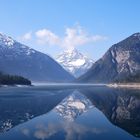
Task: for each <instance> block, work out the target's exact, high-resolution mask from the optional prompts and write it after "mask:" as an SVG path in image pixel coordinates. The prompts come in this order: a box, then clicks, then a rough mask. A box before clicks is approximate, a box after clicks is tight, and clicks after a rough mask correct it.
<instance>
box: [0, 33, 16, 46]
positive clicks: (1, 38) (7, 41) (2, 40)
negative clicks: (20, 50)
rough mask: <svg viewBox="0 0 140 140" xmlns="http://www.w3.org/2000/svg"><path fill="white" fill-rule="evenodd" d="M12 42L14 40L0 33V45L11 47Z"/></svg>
mask: <svg viewBox="0 0 140 140" xmlns="http://www.w3.org/2000/svg"><path fill="white" fill-rule="evenodd" d="M14 43H15V41H14V40H13V39H12V38H11V37H9V36H6V35H5V34H3V33H0V45H2V46H8V47H11V46H13V44H14Z"/></svg>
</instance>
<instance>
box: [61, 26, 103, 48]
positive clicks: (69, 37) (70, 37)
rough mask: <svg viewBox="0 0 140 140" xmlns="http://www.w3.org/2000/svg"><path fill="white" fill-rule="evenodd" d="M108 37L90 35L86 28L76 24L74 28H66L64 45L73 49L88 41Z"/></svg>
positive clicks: (91, 41)
mask: <svg viewBox="0 0 140 140" xmlns="http://www.w3.org/2000/svg"><path fill="white" fill-rule="evenodd" d="M105 39H106V37H104V36H101V35H92V36H91V35H89V34H88V33H86V32H85V30H84V29H83V28H82V27H80V26H76V27H73V28H66V32H65V37H64V38H63V39H62V46H63V47H65V48H69V49H71V48H72V49H73V48H75V47H77V46H81V45H84V44H88V43H93V42H97V41H102V40H105Z"/></svg>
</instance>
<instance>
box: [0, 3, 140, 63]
mask: <svg viewBox="0 0 140 140" xmlns="http://www.w3.org/2000/svg"><path fill="white" fill-rule="evenodd" d="M139 13H140V0H0V18H1V20H0V32H3V33H5V34H7V35H9V36H11V37H13V38H15V39H17V40H18V41H21V42H23V43H24V44H27V45H29V46H30V47H32V48H35V49H37V50H40V51H42V52H45V53H47V54H49V55H51V56H53V57H54V56H56V55H57V54H59V53H60V52H61V51H62V50H64V49H65V48H67V46H69V47H71V46H72V47H74V48H77V49H78V50H80V51H81V52H83V53H85V54H87V55H88V56H90V57H91V58H93V59H94V60H97V59H99V58H100V57H101V56H102V55H103V54H104V53H105V51H106V50H107V49H108V48H109V47H110V46H111V45H113V44H114V43H117V42H118V41H120V40H123V39H124V38H126V37H128V36H130V35H131V34H133V33H135V32H140V16H139ZM71 36H72V37H71ZM41 37H42V38H41ZM70 37H71V39H69V38H70ZM65 45H66V46H65Z"/></svg>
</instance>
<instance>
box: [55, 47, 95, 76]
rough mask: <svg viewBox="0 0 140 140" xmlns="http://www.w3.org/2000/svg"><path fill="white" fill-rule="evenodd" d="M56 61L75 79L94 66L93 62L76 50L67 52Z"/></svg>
mask: <svg viewBox="0 0 140 140" xmlns="http://www.w3.org/2000/svg"><path fill="white" fill-rule="evenodd" d="M56 61H57V62H59V63H60V64H61V65H62V66H63V68H64V69H66V70H67V71H68V72H69V73H71V74H72V75H74V76H75V77H79V76H81V75H82V74H84V73H85V72H87V70H88V69H89V68H91V66H92V65H93V63H94V62H93V60H92V59H89V58H88V57H87V56H85V55H83V54H82V53H80V52H79V51H77V50H76V49H72V50H66V51H64V52H63V53H62V54H60V55H59V56H58V57H57V58H56Z"/></svg>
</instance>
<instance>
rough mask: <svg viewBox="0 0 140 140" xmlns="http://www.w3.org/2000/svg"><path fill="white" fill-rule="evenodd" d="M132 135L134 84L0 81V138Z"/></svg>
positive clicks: (137, 123)
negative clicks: (115, 86)
mask: <svg viewBox="0 0 140 140" xmlns="http://www.w3.org/2000/svg"><path fill="white" fill-rule="evenodd" d="M26 139H27V140H93V139H94V140H138V139H140V90H134V89H133V90H132V89H113V88H107V87H104V86H100V87H98V86H94V87H92V86H84V87H83V86H81V87H76V86H74V87H73V88H72V86H71V87H70V88H69V87H63V86H61V87H58V86H51V87H49V86H36V87H20V88H18V87H5V88H4V87H1V88H0V140H26Z"/></svg>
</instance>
